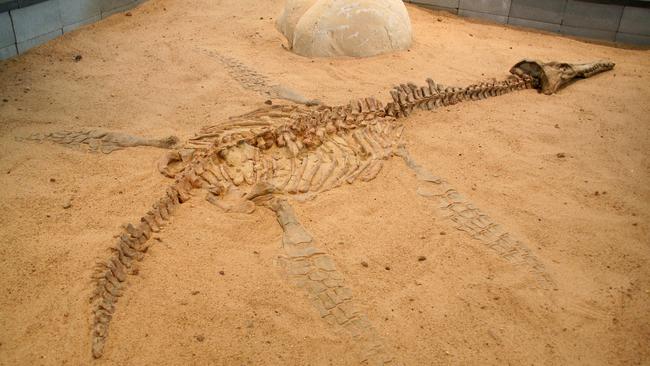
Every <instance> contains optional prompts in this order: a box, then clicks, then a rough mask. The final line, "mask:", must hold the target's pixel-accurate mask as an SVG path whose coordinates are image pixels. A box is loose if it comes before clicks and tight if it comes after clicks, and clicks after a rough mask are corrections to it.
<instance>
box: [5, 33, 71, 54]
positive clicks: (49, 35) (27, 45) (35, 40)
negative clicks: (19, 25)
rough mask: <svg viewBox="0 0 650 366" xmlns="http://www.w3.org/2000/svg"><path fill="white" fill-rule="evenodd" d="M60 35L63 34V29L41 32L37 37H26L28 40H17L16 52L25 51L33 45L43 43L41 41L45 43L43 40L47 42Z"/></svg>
mask: <svg viewBox="0 0 650 366" xmlns="http://www.w3.org/2000/svg"><path fill="white" fill-rule="evenodd" d="M60 35H63V30H61V29H57V30H55V31H52V32H50V33H46V34H41V35H40V36H38V37H34V38H32V39H28V40H26V41H23V42H18V44H17V45H16V46H17V47H18V53H23V52H25V51H27V50H28V49H30V48H34V47H36V46H38V45H41V44H43V43H45V42H47V41H49V40H52V39H54V38H56V37H58V36H60Z"/></svg>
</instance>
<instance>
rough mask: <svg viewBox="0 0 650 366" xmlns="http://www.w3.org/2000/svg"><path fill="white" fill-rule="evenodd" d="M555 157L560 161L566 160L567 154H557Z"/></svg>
mask: <svg viewBox="0 0 650 366" xmlns="http://www.w3.org/2000/svg"><path fill="white" fill-rule="evenodd" d="M555 156H557V157H558V158H559V159H562V158H566V154H565V153H557V154H556V155H555Z"/></svg>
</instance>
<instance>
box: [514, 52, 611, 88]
mask: <svg viewBox="0 0 650 366" xmlns="http://www.w3.org/2000/svg"><path fill="white" fill-rule="evenodd" d="M614 65H615V64H614V63H613V62H609V61H597V62H591V63H586V64H569V63H562V62H555V61H552V62H548V63H546V62H541V61H536V60H523V61H520V62H519V63H517V64H516V65H515V66H513V67H512V69H510V72H511V73H512V74H515V75H518V76H524V75H528V76H531V77H533V78H534V79H535V80H536V81H537V84H538V85H537V87H538V88H540V89H541V91H542V93H544V94H547V95H550V94H554V93H556V92H557V91H558V90H559V89H561V88H562V87H563V86H565V85H567V84H569V83H571V82H572V81H573V80H575V79H577V78H582V79H585V78H588V77H591V76H593V75H596V74H598V73H601V72H604V71H609V70H611V69H613V68H614Z"/></svg>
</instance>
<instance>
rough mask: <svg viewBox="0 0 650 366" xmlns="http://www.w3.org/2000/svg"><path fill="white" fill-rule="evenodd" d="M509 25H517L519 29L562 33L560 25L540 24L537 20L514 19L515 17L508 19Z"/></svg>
mask: <svg viewBox="0 0 650 366" xmlns="http://www.w3.org/2000/svg"><path fill="white" fill-rule="evenodd" d="M508 24H512V25H516V26H519V27H525V28H534V29H540V30H543V31H547V32H554V33H560V27H561V26H560V25H559V24H555V23H545V22H538V21H535V20H529V19H520V18H513V17H509V18H508Z"/></svg>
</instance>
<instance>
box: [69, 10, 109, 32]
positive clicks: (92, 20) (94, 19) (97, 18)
mask: <svg viewBox="0 0 650 366" xmlns="http://www.w3.org/2000/svg"><path fill="white" fill-rule="evenodd" d="M101 19H102V17H101V15H99V14H98V15H96V16H94V17H92V18H88V19H84V20H82V21H80V22H77V23H73V24H69V25H64V26H63V33H68V32H71V31H73V30H75V29H77V28H79V27H81V26H84V25H86V24H92V23H95V22H98V21H100V20H101Z"/></svg>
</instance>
